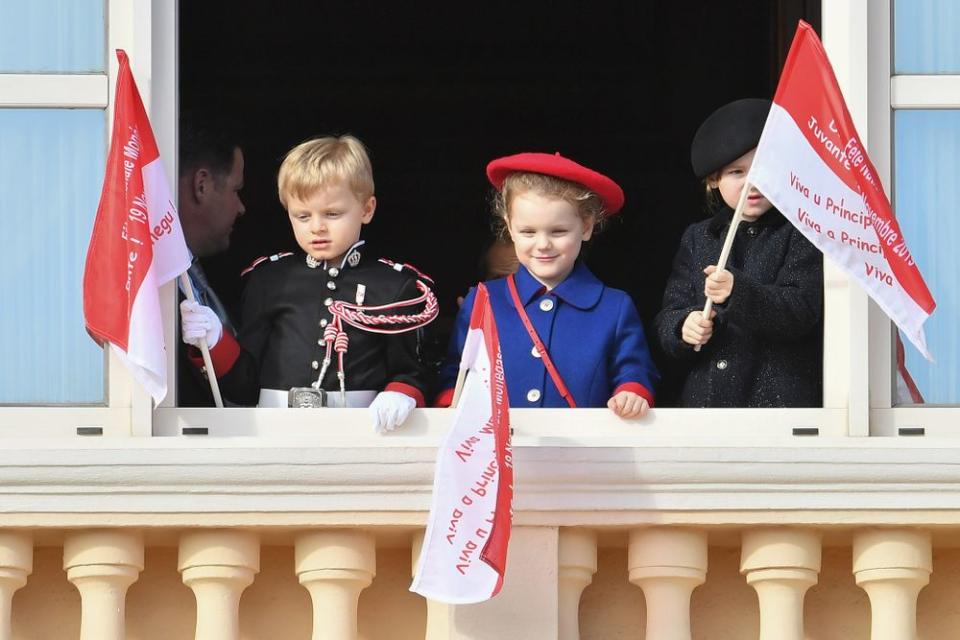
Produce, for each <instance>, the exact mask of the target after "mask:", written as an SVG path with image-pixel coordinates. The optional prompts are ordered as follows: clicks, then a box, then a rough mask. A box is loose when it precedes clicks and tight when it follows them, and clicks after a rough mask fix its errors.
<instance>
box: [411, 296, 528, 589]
mask: <svg viewBox="0 0 960 640" xmlns="http://www.w3.org/2000/svg"><path fill="white" fill-rule="evenodd" d="M460 367H461V370H462V371H468V375H466V379H465V381H464V383H463V384H462V385H460V386H461V387H462V393H461V394H460V401H459V403H456V405H455V406H456V409H455V410H454V416H453V426H452V427H451V429H450V431H449V432H448V433H447V435H446V437H445V438H444V441H443V443H442V444H441V445H440V449H439V450H438V452H437V466H436V471H435V476H434V482H433V504H432V505H431V507H430V518H429V520H428V523H427V530H426V533H425V534H424V538H423V546H422V548H421V551H420V562H419V565H418V566H417V573H416V576H415V577H414V579H413V584H412V585H411V586H410V590H411V591H414V592H416V593H419V594H420V595H422V596H424V597H426V598H429V599H431V600H436V601H439V602H446V603H450V604H467V603H472V602H481V601H483V600H488V599H490V598H492V597H493V596H495V595H497V593H498V592H499V591H500V587H501V586H502V585H503V575H504V572H505V571H506V564H507V543H508V542H509V540H510V528H511V504H512V502H513V459H512V454H511V451H510V413H509V406H510V401H509V399H508V398H507V387H506V381H505V379H504V373H503V360H502V358H501V355H500V342H499V340H498V338H497V327H496V323H495V322H494V318H493V310H492V308H491V307H490V300H489V298H488V294H487V289H486V287H484V285H483V284H481V285H479V286H478V287H477V296H476V300H475V302H474V306H473V313H472V314H471V316H470V329H469V331H468V333H467V338H466V342H465V344H464V348H463V354H462V355H461V363H460Z"/></svg>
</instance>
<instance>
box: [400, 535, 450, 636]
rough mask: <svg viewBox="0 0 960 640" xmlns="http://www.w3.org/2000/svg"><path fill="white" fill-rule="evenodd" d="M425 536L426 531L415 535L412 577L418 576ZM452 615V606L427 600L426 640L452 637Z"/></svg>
mask: <svg viewBox="0 0 960 640" xmlns="http://www.w3.org/2000/svg"><path fill="white" fill-rule="evenodd" d="M423 535H424V531H422V530H421V531H418V532H416V533H414V534H413V542H412V546H411V547H410V555H411V566H412V572H411V574H412V575H417V566H418V565H419V563H420V549H421V548H422V547H423ZM451 613H452V607H451V605H448V604H444V603H443V602H437V601H436V600H429V599H428V600H427V633H426V636H425V640H446V639H447V638H449V637H450V634H451V633H452V629H453V617H452V615H451Z"/></svg>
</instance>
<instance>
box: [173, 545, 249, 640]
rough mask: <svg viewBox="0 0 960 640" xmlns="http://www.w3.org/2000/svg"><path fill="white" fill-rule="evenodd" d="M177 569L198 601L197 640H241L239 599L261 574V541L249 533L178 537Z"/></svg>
mask: <svg viewBox="0 0 960 640" xmlns="http://www.w3.org/2000/svg"><path fill="white" fill-rule="evenodd" d="M177 564H178V568H179V570H180V574H181V575H182V577H183V583H184V584H185V585H187V586H188V587H190V588H191V589H192V590H193V595H194V597H195V598H196V600H197V629H196V634H195V636H194V637H195V638H196V640H238V639H239V638H240V596H241V595H242V594H243V590H244V589H246V588H247V587H248V586H250V585H251V584H253V578H254V576H255V575H256V574H257V573H258V572H259V571H260V539H259V537H258V536H257V535H256V534H254V533H251V532H249V531H240V530H229V529H224V530H198V531H191V532H189V533H184V534H183V535H182V536H180V553H179V560H178V563H177Z"/></svg>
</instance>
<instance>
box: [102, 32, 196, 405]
mask: <svg viewBox="0 0 960 640" xmlns="http://www.w3.org/2000/svg"><path fill="white" fill-rule="evenodd" d="M117 59H118V60H119V61H120V70H119V73H118V75H117V93H116V100H115V109H114V116H113V136H112V138H111V141H110V151H109V154H108V155H107V168H106V174H105V175H104V178H103V191H102V192H101V194H100V205H99V207H98V208H97V219H96V222H94V225H93V234H92V235H91V237H90V246H89V247H88V249H87V264H86V268H85V269H84V273H83V315H84V319H85V321H86V325H87V332H88V333H89V334H90V335H91V336H92V337H93V338H94V340H96V341H97V342H98V343H100V344H103V343H104V342H108V343H110V345H111V346H112V347H113V350H114V351H115V352H116V353H117V355H119V356H120V358H121V360H123V362H124V364H125V365H126V366H127V368H129V369H130V371H131V373H132V374H133V377H134V378H135V379H136V380H137V381H138V382H140V384H142V385H143V386H144V388H146V390H147V391H148V392H149V393H150V395H151V396H153V399H154V401H155V402H157V403H159V402H160V401H161V400H163V397H164V396H165V395H166V393H167V375H166V356H165V350H164V345H163V322H162V319H161V317H160V297H159V292H158V288H159V287H160V286H161V285H163V284H165V283H166V282H169V281H170V280H172V279H174V278H175V277H177V275H178V274H180V273H182V272H184V271H186V270H187V269H188V268H189V266H190V252H189V251H188V250H187V245H186V243H185V242H184V239H183V229H182V228H181V227H180V218H179V217H178V216H177V210H176V208H175V207H174V205H173V198H172V197H171V195H170V187H169V184H168V183H167V178H166V176H165V175H164V171H163V166H162V165H161V164H160V154H159V152H158V150H157V142H156V140H154V137H153V131H152V130H151V129H150V122H149V121H148V120H147V114H146V112H145V111H144V109H143V102H142V101H141V100H140V93H139V92H138V91H137V85H136V83H135V82H134V80H133V74H132V73H131V72H130V64H129V61H128V60H127V54H126V53H124V52H123V51H122V50H117Z"/></svg>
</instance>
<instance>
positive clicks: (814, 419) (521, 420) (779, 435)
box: [141, 0, 889, 446]
mask: <svg viewBox="0 0 960 640" xmlns="http://www.w3.org/2000/svg"><path fill="white" fill-rule="evenodd" d="M153 4H154V7H155V9H154V16H153V18H154V22H153V42H154V58H153V77H152V80H153V83H154V86H155V87H159V86H161V85H162V86H163V87H164V90H163V91H162V92H161V91H160V90H159V89H158V90H157V91H156V92H155V93H154V96H155V98H154V100H153V101H152V107H153V108H152V112H151V117H152V121H153V127H154V132H155V133H156V135H157V139H158V142H159V144H160V148H161V154H162V155H163V157H164V158H165V164H166V165H167V170H168V173H169V175H170V176H171V177H174V176H176V175H177V173H176V171H173V170H171V169H170V166H171V164H172V162H171V160H172V159H175V158H176V157H177V151H178V144H177V135H178V132H177V128H176V120H177V119H176V113H177V103H178V99H177V95H178V91H177V90H178V87H179V83H178V78H177V64H176V59H177V55H175V54H169V52H170V51H172V50H175V49H176V45H175V43H176V42H177V36H176V30H177V10H176V7H175V6H171V5H176V0H154V2H153ZM823 4H824V6H823V10H822V18H823V31H824V42H825V45H826V46H827V48H828V50H829V51H830V53H831V59H832V60H833V61H834V64H835V66H837V67H838V69H837V70H838V76H839V79H840V83H841V86H842V87H843V88H844V92H845V94H847V95H848V96H849V95H853V96H854V97H855V98H856V99H855V101H854V103H853V104H851V111H852V112H853V114H854V119H855V120H857V122H858V124H860V122H861V121H862V120H863V119H864V118H865V115H864V114H865V112H866V106H867V99H866V96H867V94H866V91H865V89H864V88H863V87H862V86H861V84H862V83H859V81H858V80H857V79H858V78H859V73H860V71H861V69H863V68H866V66H867V63H868V61H869V60H868V50H869V46H871V45H872V40H871V41H869V42H868V36H869V30H868V28H867V25H866V22H867V20H866V18H867V16H868V14H870V15H871V17H873V13H874V11H873V8H872V7H870V6H869V2H868V0H830V2H824V3H823ZM158 5H160V6H163V7H164V8H163V9H162V10H161V11H159V12H158V10H157V7H158ZM887 22H889V21H887ZM161 50H162V51H165V52H167V53H165V54H164V55H159V54H158V52H160V51H161ZM838 63H839V64H838ZM158 83H159V84H158ZM142 87H143V84H142V81H141V90H142ZM851 87H852V88H851ZM848 100H849V97H848ZM864 129H865V127H864V128H861V132H863V131H864ZM825 283H826V284H825V320H824V371H823V387H824V397H823V408H814V409H697V410H690V409H656V410H654V412H653V415H652V417H651V418H648V419H646V420H644V421H643V422H640V423H636V424H630V423H625V422H623V421H621V420H619V419H617V418H615V417H614V416H613V415H612V414H611V413H610V412H609V411H608V410H606V409H576V410H571V409H562V410H545V409H539V410H515V411H512V412H511V416H512V418H513V420H512V421H513V423H514V428H515V431H516V433H517V435H520V436H531V437H535V438H540V439H545V440H549V441H551V442H553V443H556V442H555V441H556V440H557V438H558V437H559V436H558V435H557V434H559V433H567V432H568V431H569V432H570V433H571V434H573V433H577V434H579V435H580V436H583V435H584V434H590V436H597V437H598V438H601V439H602V438H605V437H611V438H613V437H614V436H615V437H616V439H617V441H618V442H619V440H620V439H621V438H623V437H627V438H628V439H630V440H633V439H639V440H638V442H639V441H643V442H646V441H648V440H649V441H651V442H655V441H661V440H663V439H670V440H675V439H683V442H684V444H685V445H687V444H694V443H695V442H697V441H700V440H704V439H705V438H712V439H716V437H717V434H722V435H723V437H724V438H725V439H729V440H730V441H731V442H735V441H738V440H739V441H740V442H741V443H742V442H746V441H748V440H749V441H750V442H755V441H756V440H757V438H758V437H759V438H763V439H764V440H765V441H777V442H783V443H788V442H793V441H796V440H797V438H798V437H799V436H803V435H808V434H810V429H811V428H816V429H818V430H819V431H818V433H817V435H818V436H821V437H823V436H827V437H840V436H847V435H853V436H867V435H869V432H870V430H869V417H870V412H869V388H868V385H867V382H866V380H864V379H863V376H862V375H861V374H862V371H863V365H864V364H865V363H866V362H867V354H868V351H869V343H868V340H867V336H866V335H865V334H863V332H862V331H861V330H860V327H862V326H863V325H864V324H865V322H866V318H867V317H868V313H869V307H868V300H867V297H866V294H865V293H863V292H862V290H861V289H860V288H859V287H858V286H857V285H856V284H852V283H851V282H850V280H849V279H848V278H847V277H846V276H844V275H843V274H842V273H840V272H839V271H838V270H837V268H836V267H834V266H832V265H830V264H829V263H828V264H827V265H826V269H825ZM176 304H177V294H176V290H175V288H174V287H172V286H170V287H168V288H167V290H166V291H165V292H164V297H163V308H164V313H165V316H166V317H168V318H174V317H175V312H176ZM166 336H167V345H168V350H167V351H168V353H167V357H168V367H167V371H168V378H169V385H170V389H171V390H173V389H175V388H176V382H175V381H176V350H175V349H173V348H170V347H169V345H172V344H174V341H175V340H177V339H179V338H178V332H177V327H176V322H175V321H174V320H171V321H170V322H169V323H168V326H167V332H166ZM449 412H450V410H449V409H421V410H417V411H415V412H414V416H413V417H412V418H411V420H410V422H409V423H408V424H406V425H404V431H405V432H406V433H407V435H411V432H412V433H416V434H423V435H425V436H426V435H429V434H431V433H434V432H436V433H440V432H442V431H443V430H444V429H445V428H447V426H449V419H450V418H449V415H450V413H449ZM330 422H335V424H336V425H337V429H336V433H339V434H343V433H352V434H354V436H355V435H356V434H358V433H367V432H369V430H370V426H369V424H368V417H367V414H366V410H362V409H325V410H321V412H316V411H306V412H304V411H302V410H301V411H288V410H284V409H253V408H250V409H246V408H243V409H241V408H232V409H229V410H227V411H222V410H218V409H196V408H178V407H177V406H176V401H175V398H174V394H173V393H171V394H169V395H168V397H167V399H165V400H164V401H163V403H161V405H160V406H159V407H157V408H156V409H155V410H154V411H153V414H152V430H153V434H154V435H156V436H181V435H185V434H191V433H192V434H194V435H210V436H247V437H267V438H287V437H296V438H309V437H311V436H313V437H316V436H318V434H319V433H322V432H323V430H324V425H325V424H329V423H330ZM795 430H799V431H795ZM611 442H613V440H611ZM611 446H612V445H611Z"/></svg>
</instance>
